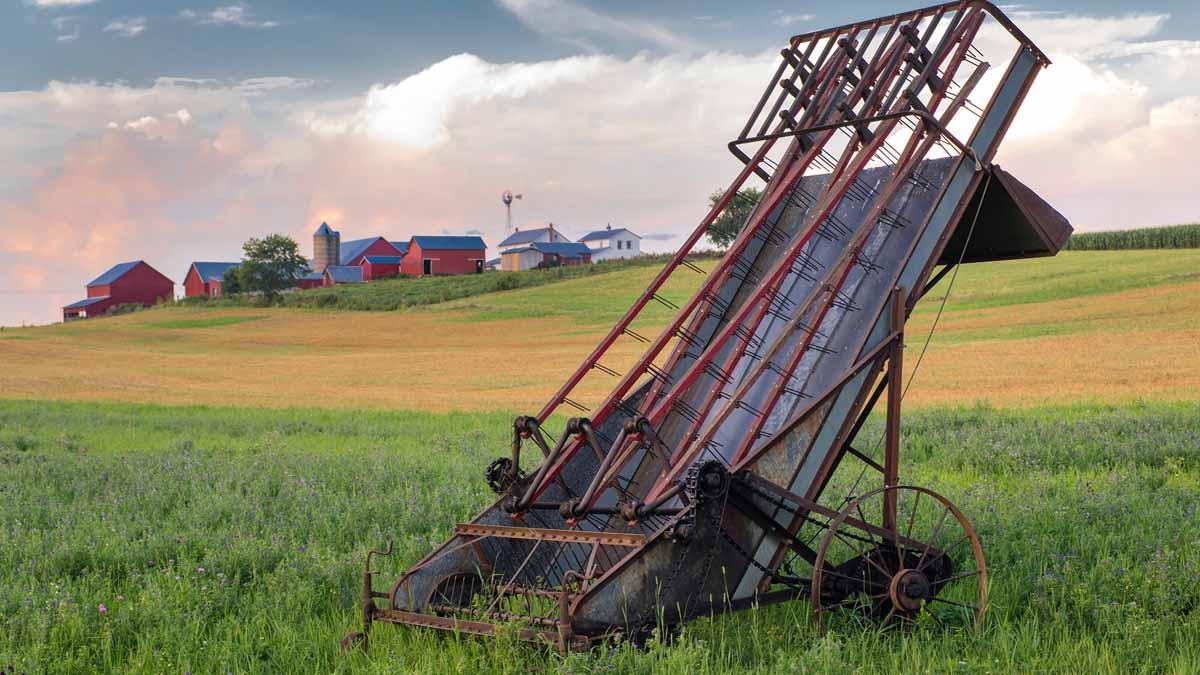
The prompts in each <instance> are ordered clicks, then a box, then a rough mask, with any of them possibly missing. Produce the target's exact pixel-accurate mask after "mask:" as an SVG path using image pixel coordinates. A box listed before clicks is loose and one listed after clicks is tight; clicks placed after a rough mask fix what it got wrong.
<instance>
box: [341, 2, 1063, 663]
mask: <svg viewBox="0 0 1200 675" xmlns="http://www.w3.org/2000/svg"><path fill="white" fill-rule="evenodd" d="M1048 64H1049V61H1048V59H1047V58H1046V56H1045V55H1044V54H1043V53H1042V52H1041V51H1040V50H1039V49H1038V48H1037V47H1036V46H1035V45H1034V44H1033V43H1032V42H1031V41H1030V40H1029V39H1028V38H1027V37H1026V36H1025V35H1024V34H1023V33H1022V32H1021V31H1020V30H1019V29H1018V28H1017V27H1016V26H1015V25H1014V24H1013V23H1012V22H1011V21H1010V20H1009V19H1008V18H1007V17H1005V16H1004V14H1003V13H1002V12H1000V11H999V10H998V9H997V8H996V7H995V6H993V5H992V4H991V3H988V2H973V1H964V2H953V3H948V4H942V5H937V6H933V7H928V8H924V9H919V10H913V11H910V12H903V13H900V14H895V15H892V16H887V17H882V18H878V19H874V20H870V21H864V22H860V23H855V24H850V25H845V26H840V27H837V28H830V29H827V30H821V31H817V32H814V33H809V34H806V35H799V36H796V37H793V38H791V39H790V41H789V42H788V44H787V46H786V47H785V48H784V49H783V50H782V52H781V57H780V59H779V62H778V66H777V68H776V70H775V72H774V74H773V75H772V76H771V79H770V81H769V83H768V86H767V87H766V90H765V91H764V92H763V94H762V97H761V98H760V99H759V100H758V101H757V103H756V105H754V108H753V111H752V113H751V114H750V117H749V119H748V120H747V122H746V124H745V126H744V127H743V128H742V130H741V133H740V134H739V135H738V137H737V138H736V139H735V140H733V141H732V142H731V143H730V144H729V150H730V151H731V152H732V153H733V155H734V156H735V157H737V158H738V159H739V160H740V161H741V163H742V168H741V170H740V172H739V174H738V175H737V177H736V178H735V179H734V180H733V182H732V184H731V185H730V186H729V188H728V189H727V190H726V191H725V192H724V193H723V196H722V198H721V199H720V200H719V202H718V203H717V204H715V206H714V207H713V208H712V210H711V211H710V212H709V213H708V215H707V217H706V218H705V219H704V220H703V221H702V222H701V223H700V225H699V226H698V227H697V228H696V229H695V231H694V232H692V233H691V235H690V236H689V237H688V238H687V240H686V241H685V243H684V244H683V246H682V248H681V249H680V251H679V252H678V253H677V254H676V255H675V257H674V258H673V259H672V260H670V261H669V262H668V264H667V265H666V266H665V267H664V268H663V270H662V271H661V272H660V273H659V274H658V275H657V276H656V277H655V279H654V280H653V282H652V283H651V284H650V286H649V288H647V289H646V290H645V292H644V293H643V294H642V295H641V296H640V297H639V298H638V299H637V301H636V302H635V303H634V305H633V307H632V308H631V309H630V310H629V312H628V313H627V314H626V315H625V316H624V317H623V318H622V319H621V320H620V321H619V322H618V323H617V324H616V325H615V326H614V327H613V328H612V330H611V331H610V332H609V333H608V334H607V335H606V336H605V337H604V338H603V340H602V341H601V342H600V344H599V345H598V346H597V347H596V348H595V350H594V351H593V352H592V353H591V354H590V355H589V356H588V357H587V359H586V360H585V361H584V362H583V363H582V364H581V365H580V366H579V368H578V369H577V370H575V372H574V373H572V374H571V375H570V376H569V377H568V378H567V380H566V382H565V383H564V384H563V385H562V387H561V388H560V389H559V390H558V391H557V393H556V394H555V395H554V396H553V398H552V399H551V400H550V401H549V402H548V403H547V404H546V405H545V407H543V408H542V409H541V410H540V411H539V412H538V413H537V414H536V415H532V416H522V417H518V418H517V419H516V420H515V422H514V424H513V428H512V448H511V454H506V455H505V456H503V457H501V458H500V459H497V460H496V461H494V462H493V463H492V464H491V465H490V466H489V467H488V468H487V471H486V476H485V478H486V480H487V483H488V485H489V486H490V487H491V488H492V489H493V490H494V491H495V492H496V494H497V499H496V500H495V502H494V503H493V504H492V505H491V506H489V507H488V508H486V509H484V510H483V512H482V513H480V514H479V515H478V516H477V517H476V518H475V519H474V520H472V521H471V522H468V523H463V524H459V525H457V526H456V527H455V528H454V531H453V535H452V536H451V537H450V539H449V540H448V541H446V542H445V543H444V544H442V545H441V546H439V547H438V548H436V550H434V551H433V552H432V553H430V554H429V555H428V556H426V557H425V558H424V559H423V560H421V561H419V562H418V563H416V564H415V565H414V566H413V567H411V568H410V569H408V570H407V571H405V572H404V573H403V574H402V575H400V577H399V578H398V580H396V581H395V582H394V583H392V584H390V585H389V586H386V587H383V586H377V585H376V579H375V577H376V575H377V572H376V571H375V570H374V569H373V564H372V558H373V556H374V555H376V554H383V555H386V554H388V553H390V546H389V551H386V552H374V553H373V554H371V555H368V557H367V565H366V570H365V572H364V575H363V589H362V613H363V621H364V624H365V626H364V632H363V633H354V634H351V635H350V636H347V641H346V642H348V643H353V642H355V641H357V640H363V639H365V637H366V632H365V631H366V630H367V629H370V628H371V626H372V624H374V623H379V622H385V623H393V624H403V625H408V626H417V627H423V628H428V629H438V630H443V631H457V632H461V633H466V634H475V635H494V634H496V633H497V631H499V630H501V626H503V627H505V628H504V630H513V631H515V634H516V635H517V636H518V637H520V638H521V639H523V640H528V641H531V642H540V643H545V644H549V645H553V646H555V647H556V648H558V649H561V650H569V649H579V648H585V647H587V645H589V644H591V643H593V642H595V641H597V640H602V639H606V638H609V637H612V636H614V635H624V636H627V637H628V638H629V639H634V640H636V639H638V638H639V637H641V636H645V635H646V634H648V633H649V632H650V631H653V630H654V629H655V628H671V627H675V626H679V625H681V624H682V623H684V622H686V621H688V620H689V619H692V618H694V617H698V616H702V615H709V614H713V613H720V612H727V611H736V610H739V609H743V608H747V607H750V606H752V605H755V604H762V605H765V604H769V603H775V602H782V601H789V600H795V599H802V600H806V601H807V602H808V603H810V605H811V608H812V611H813V613H814V616H815V619H816V622H817V624H818V625H823V624H825V623H827V622H828V621H829V620H830V619H831V617H833V616H840V615H853V614H857V615H859V616H868V617H873V618H874V619H876V620H878V621H879V622H881V623H885V624H895V623H900V624H903V623H906V622H912V621H916V620H919V619H920V618H921V617H922V616H928V617H929V619H925V620H934V621H939V622H961V623H965V624H973V623H976V622H978V621H979V619H980V617H981V616H982V615H983V613H984V609H985V607H986V603H987V589H988V583H987V567H986V565H985V561H984V555H983V551H982V548H981V546H980V542H979V539H978V537H977V536H976V533H975V530H974V529H973V528H972V526H971V525H970V523H969V522H968V520H967V519H966V517H965V516H964V515H963V514H962V513H961V512H960V511H959V510H958V509H957V508H956V507H955V506H954V505H953V504H952V503H951V502H950V501H949V500H947V499H946V498H945V497H942V496H941V495H939V494H937V493H935V492H933V491H932V490H929V489H927V488H925V487H916V486H910V485H906V484H905V483H904V482H903V481H902V479H901V476H900V445H901V444H900V412H901V400H902V398H903V394H904V390H905V383H904V379H903V376H902V373H903V369H902V356H903V351H904V350H903V345H904V338H905V323H906V320H907V318H908V316H909V314H910V313H911V312H912V310H913V307H914V305H915V304H916V303H917V302H918V301H919V300H920V299H921V298H922V296H924V295H925V294H926V293H927V292H929V291H930V290H931V289H932V288H933V287H934V286H935V285H936V284H937V283H938V282H939V281H940V280H942V279H943V278H944V277H946V276H947V275H948V274H951V273H952V272H954V271H955V270H956V269H957V267H958V266H959V265H961V264H965V263H973V262H983V261H991V260H1003V259H1011V258H1022V257H1032V256H1045V255H1054V254H1055V253H1056V252H1057V251H1058V249H1059V247H1060V246H1061V245H1062V244H1063V243H1064V241H1065V240H1066V238H1067V236H1068V235H1069V234H1070V231H1071V227H1070V225H1069V224H1068V223H1067V221H1066V220H1065V219H1064V218H1063V217H1062V216H1061V215H1059V214H1058V213H1057V212H1056V211H1055V210H1054V209H1053V208H1051V207H1050V206H1049V205H1048V204H1046V202H1045V201H1043V200H1042V199H1041V198H1040V197H1038V196H1037V195H1036V194H1035V193H1034V192H1033V191H1032V190H1030V189H1029V188H1027V187H1026V186H1025V185H1023V184H1022V183H1020V182H1019V181H1017V180H1016V179H1015V178H1014V177H1013V176H1012V175H1010V174H1008V173H1007V172H1005V171H1004V170H1002V169H1001V168H1000V167H999V166H997V165H995V164H994V163H993V161H992V160H993V157H994V156H995V153H996V149H997V147H998V145H999V144H1000V142H1001V139H1002V138H1003V137H1004V135H1005V132H1006V131H1007V129H1008V127H1009V125H1010V123H1011V122H1012V120H1013V117H1014V115H1015V114H1016V112H1017V109H1018V107H1019V106H1020V104H1021V101H1022V99H1023V98H1024V97H1025V95H1026V92H1028V90H1029V88H1030V85H1031V84H1032V83H1033V80H1034V78H1035V76H1036V75H1037V73H1038V71H1039V70H1041V69H1042V68H1043V67H1046V66H1047V65H1048ZM758 179H761V181H763V183H765V188H764V190H763V191H762V193H761V198H759V199H758V201H757V202H756V203H755V204H753V206H752V210H751V212H750V215H749V217H748V218H747V220H746V221H745V224H744V226H743V228H742V230H741V232H740V234H739V235H738V237H737V239H736V240H735V241H734V242H733V244H732V245H731V246H730V247H729V249H728V251H727V252H726V253H725V255H724V256H723V257H722V258H720V259H719V261H717V262H716V263H714V264H709V265H705V266H702V265H700V264H697V261H696V259H695V258H694V257H689V254H691V253H692V251H693V247H695V246H696V244H697V242H698V241H699V240H700V239H701V237H702V236H703V235H704V234H705V232H706V230H707V228H708V226H709V225H710V224H711V223H712V222H713V221H714V219H715V218H717V217H718V216H719V215H720V214H721V213H722V212H723V211H724V210H725V209H726V208H728V207H729V205H730V202H731V200H733V199H741V198H742V196H741V195H740V194H739V191H740V190H741V188H742V187H743V186H744V185H745V184H746V183H747V181H750V180H758ZM706 267H707V269H706ZM677 275H693V276H694V278H695V279H696V281H694V282H691V283H692V285H693V286H695V285H697V284H698V285H699V290H697V291H696V292H695V294H694V295H692V296H691V298H690V299H689V300H687V301H686V302H682V304H680V302H677V301H672V300H670V299H668V298H667V297H666V296H665V295H664V292H663V289H664V287H665V286H666V285H667V284H668V283H670V281H671V280H672V279H673V278H676V277H677ZM664 307H666V308H668V309H670V310H671V313H672V314H673V318H671V319H669V320H668V321H666V325H665V327H661V330H660V332H658V333H656V334H654V336H649V335H644V334H643V332H646V333H649V332H650V330H649V329H645V328H642V331H643V332H639V330H638V329H639V328H640V327H641V326H642V325H643V324H641V323H636V321H637V320H638V319H639V317H644V315H645V314H646V311H647V308H654V309H655V311H658V312H660V314H661V312H662V310H663V308H664ZM662 323H663V322H662V321H661V320H659V321H657V323H656V326H662ZM617 345H623V346H622V348H621V349H617V348H616V347H615V346H617ZM631 345H632V346H631ZM633 346H635V347H636V349H634V348H633ZM637 353H640V354H641V356H640V357H637V358H632V359H631V358H629V357H628V356H627V355H629V354H637ZM621 354H625V355H626V358H625V360H626V361H630V360H632V363H630V364H628V365H626V364H624V363H622V362H621V358H620V355H621ZM597 381H600V382H605V383H607V384H604V385H603V386H600V385H596V384H595V382H597ZM588 382H590V383H592V384H589V385H587V386H585V384H586V383H588ZM596 391H607V392H608V393H607V395H603V396H602V397H601V396H594V397H593V398H596V399H597V400H594V401H593V400H589V399H588V398H586V395H587V394H588V392H596ZM881 401H882V402H883V403H884V412H883V414H882V418H883V421H884V425H883V430H882V432H880V433H871V434H868V433H865V432H864V429H874V428H875V425H873V424H872V425H867V422H868V415H869V413H870V412H871V411H872V410H874V409H875V408H876V405H877V404H878V403H880V402H881ZM564 413H565V414H564ZM568 414H569V415H574V417H571V418H570V419H565V418H566V417H567V416H568ZM554 424H560V425H562V426H563V427H564V428H562V429H561V430H559V431H560V433H553V432H552V431H551V430H550V429H549V428H548V427H549V426H551V425H554ZM867 436H871V438H867ZM531 455H532V457H531Z"/></svg>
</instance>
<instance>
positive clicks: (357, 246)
mask: <svg viewBox="0 0 1200 675" xmlns="http://www.w3.org/2000/svg"><path fill="white" fill-rule="evenodd" d="M380 240H382V241H383V242H384V243H386V244H387V245H388V246H391V247H392V248H393V249H395V248H396V245H395V244H393V243H392V242H390V241H388V240H387V239H384V238H383V237H367V238H366V239H353V240H351V241H343V242H342V259H341V260H340V261H339V262H340V263H342V264H343V265H349V264H350V261H351V260H354V259H355V258H357V257H358V256H360V255H362V254H363V251H366V250H367V249H368V248H370V247H371V244H374V243H375V242H377V241H380ZM396 255H404V251H400V250H397V251H396Z"/></svg>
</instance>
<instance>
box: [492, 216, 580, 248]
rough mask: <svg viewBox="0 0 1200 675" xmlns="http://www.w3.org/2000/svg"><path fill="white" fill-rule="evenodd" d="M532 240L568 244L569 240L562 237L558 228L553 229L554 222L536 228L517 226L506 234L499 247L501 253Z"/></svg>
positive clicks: (526, 244)
mask: <svg viewBox="0 0 1200 675" xmlns="http://www.w3.org/2000/svg"><path fill="white" fill-rule="evenodd" d="M534 242H545V243H547V244H569V243H571V240H570V239H568V238H566V237H564V236H563V234H562V233H561V232H559V231H558V230H555V229H554V223H550V224H549V225H548V226H547V227H539V228H537V229H536V230H522V229H520V228H517V231H516V232H513V233H512V234H510V235H508V237H506V238H505V239H504V241H502V242H500V245H499V249H500V252H501V253H504V252H505V251H511V250H513V249H518V248H525V247H527V246H529V245H530V244H532V243H534Z"/></svg>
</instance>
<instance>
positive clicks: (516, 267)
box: [500, 241, 592, 272]
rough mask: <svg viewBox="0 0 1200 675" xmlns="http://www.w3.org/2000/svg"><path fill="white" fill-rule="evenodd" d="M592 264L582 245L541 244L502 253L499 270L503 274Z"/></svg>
mask: <svg viewBox="0 0 1200 675" xmlns="http://www.w3.org/2000/svg"><path fill="white" fill-rule="evenodd" d="M590 262H592V251H591V249H589V248H588V247H587V246H586V245H584V244H575V243H571V242H565V243H560V242H555V243H549V242H541V241H535V242H533V243H532V244H530V245H528V246H525V247H522V248H514V249H509V250H507V251H504V252H502V253H501V254H500V269H502V270H504V271H505V272H519V271H521V270H532V269H540V268H545V267H558V266H560V265H586V264H588V263H590Z"/></svg>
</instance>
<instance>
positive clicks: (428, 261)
mask: <svg viewBox="0 0 1200 675" xmlns="http://www.w3.org/2000/svg"><path fill="white" fill-rule="evenodd" d="M486 254H487V244H485V243H483V239H480V238H479V237H474V236H444V235H442V236H417V237H413V238H412V240H411V241H409V242H408V251H407V252H406V253H405V254H404V259H403V260H401V261H400V272H401V273H402V274H406V275H408V276H412V277H423V276H427V275H431V274H477V273H479V272H482V271H483V268H484V265H485V264H486V262H487V255H486Z"/></svg>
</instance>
